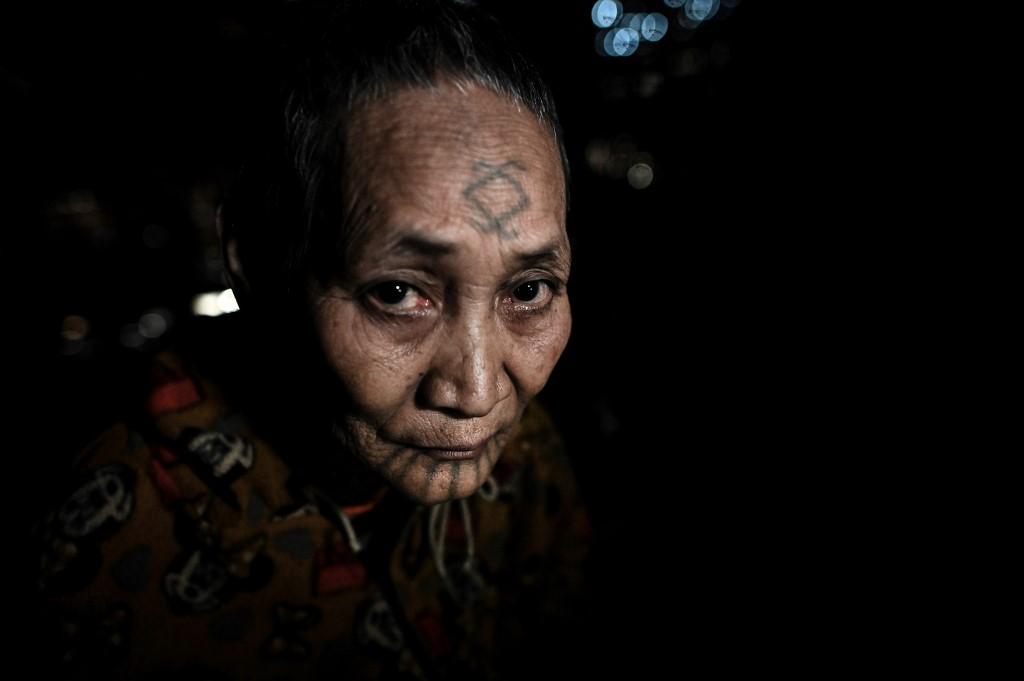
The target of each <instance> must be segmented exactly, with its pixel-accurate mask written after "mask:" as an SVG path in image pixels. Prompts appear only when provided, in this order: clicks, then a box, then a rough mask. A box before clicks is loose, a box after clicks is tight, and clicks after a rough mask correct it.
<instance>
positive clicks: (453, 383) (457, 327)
mask: <svg viewBox="0 0 1024 681" xmlns="http://www.w3.org/2000/svg"><path fill="white" fill-rule="evenodd" d="M448 328H449V332H448V335H447V337H445V338H442V339H440V341H439V342H438V345H437V347H436V349H435V351H434V355H433V358H432V361H431V365H430V369H429V370H428V371H427V373H426V375H424V377H423V379H422V380H421V381H420V386H419V393H420V394H419V397H420V399H421V400H422V402H423V403H424V404H423V406H425V407H428V408H432V409H442V410H445V411H450V412H455V413H457V414H458V415H460V416H466V417H480V416H486V415H487V414H489V413H490V412H491V409H493V408H494V405H495V404H497V403H498V402H500V401H501V400H502V399H504V397H506V396H507V395H508V392H509V390H510V389H511V381H510V380H509V378H508V376H507V375H506V374H505V363H504V357H503V356H502V350H501V339H500V338H499V337H498V332H497V329H495V328H494V324H493V322H491V321H489V320H486V319H483V320H481V319H461V320H459V319H456V320H453V323H452V324H450V325H449V327H448Z"/></svg>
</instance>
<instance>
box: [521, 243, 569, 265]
mask: <svg viewBox="0 0 1024 681" xmlns="http://www.w3.org/2000/svg"><path fill="white" fill-rule="evenodd" d="M512 259H513V262H515V264H516V266H517V267H520V268H522V267H533V266H537V265H556V266H560V267H567V266H568V263H567V262H566V257H565V251H564V249H563V248H562V244H561V243H560V242H559V241H557V240H555V241H551V242H549V243H546V244H544V245H543V246H541V247H540V248H538V249H537V250H534V251H528V252H526V253H517V254H515V255H514V256H513V258H512Z"/></svg>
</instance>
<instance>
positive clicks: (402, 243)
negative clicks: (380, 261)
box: [388, 234, 457, 257]
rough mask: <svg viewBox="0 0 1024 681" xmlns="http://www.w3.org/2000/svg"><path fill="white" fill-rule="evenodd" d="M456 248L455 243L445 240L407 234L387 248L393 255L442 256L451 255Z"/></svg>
mask: <svg viewBox="0 0 1024 681" xmlns="http://www.w3.org/2000/svg"><path fill="white" fill-rule="evenodd" d="M456 250H457V247H456V245H455V244H453V243H450V242H447V241H435V240H433V239H427V238H425V237H422V236H414V235H411V234H407V235H405V236H403V237H402V238H401V239H399V240H398V241H397V242H396V243H395V245H394V246H392V247H391V248H389V249H388V252H389V253H390V254H393V255H426V256H433V257H437V256H442V255H451V254H452V253H454V252H455V251H456Z"/></svg>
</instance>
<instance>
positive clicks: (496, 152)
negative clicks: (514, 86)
mask: <svg viewBox="0 0 1024 681" xmlns="http://www.w3.org/2000/svg"><path fill="white" fill-rule="evenodd" d="M347 147H348V149H349V156H348V157H349V164H350V170H351V171H353V172H359V170H360V169H362V171H363V172H366V173H368V175H369V176H368V177H367V178H366V179H367V180H369V181H370V182H372V183H375V184H377V185H378V187H379V186H380V185H381V184H384V185H387V184H389V182H390V181H394V182H398V183H401V185H403V186H404V185H406V184H408V183H418V182H423V181H428V180H432V179H435V178H437V177H438V175H440V176H441V177H449V176H459V175H463V176H466V177H468V176H472V175H473V174H474V167H475V166H478V165H479V164H481V163H486V164H489V165H490V166H494V167H497V166H501V165H508V164H514V165H516V166H520V167H522V168H523V170H524V171H526V172H529V173H530V175H532V176H536V177H537V179H538V181H540V182H544V183H548V182H551V181H553V180H555V178H558V181H562V167H561V160H560V156H559V152H558V148H557V146H556V143H555V139H554V135H553V134H552V132H551V131H550V130H549V129H547V128H546V127H545V126H544V125H543V124H542V123H541V122H540V121H539V120H538V119H537V117H536V116H535V115H534V114H533V113H532V112H531V111H530V110H529V109H526V108H525V107H520V106H517V105H516V104H515V103H513V102H512V101H511V100H509V99H508V98H506V97H505V96H503V95H500V94H497V93H495V92H493V91H491V90H489V89H486V88H483V87H480V86H476V85H473V86H459V85H456V84H452V83H442V84H439V85H438V86H436V87H432V88H406V89H403V90H399V91H398V92H396V93H394V94H393V95H391V96H390V97H388V98H387V99H385V100H383V101H380V102H375V103H373V104H370V105H368V106H366V107H364V108H363V109H362V110H361V111H360V112H359V113H358V114H357V115H356V116H355V117H354V118H353V120H352V124H351V125H350V126H349V130H348V144H347ZM353 164H354V165H355V167H354V168H353V167H351V166H352V165H353ZM381 188H386V189H391V190H394V189H401V187H400V186H399V187H394V186H391V187H386V186H385V187H381Z"/></svg>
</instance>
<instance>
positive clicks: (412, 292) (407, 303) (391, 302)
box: [370, 281, 430, 312]
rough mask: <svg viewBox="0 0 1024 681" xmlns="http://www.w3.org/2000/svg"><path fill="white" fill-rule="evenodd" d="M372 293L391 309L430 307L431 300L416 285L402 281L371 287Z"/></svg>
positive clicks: (411, 309) (412, 310)
mask: <svg viewBox="0 0 1024 681" xmlns="http://www.w3.org/2000/svg"><path fill="white" fill-rule="evenodd" d="M370 295H371V296H372V297H373V298H375V299H376V300H377V302H378V304H379V305H380V306H381V307H383V308H385V309H386V310H389V311H397V312H416V311H418V310H422V309H424V308H427V307H430V300H429V299H427V298H426V297H424V296H423V295H421V294H420V292H419V291H418V290H417V289H416V287H415V286H412V285H411V284H406V283H405V282H401V281H389V282H385V283H383V284H379V285H377V286H374V287H373V288H372V289H370Z"/></svg>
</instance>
